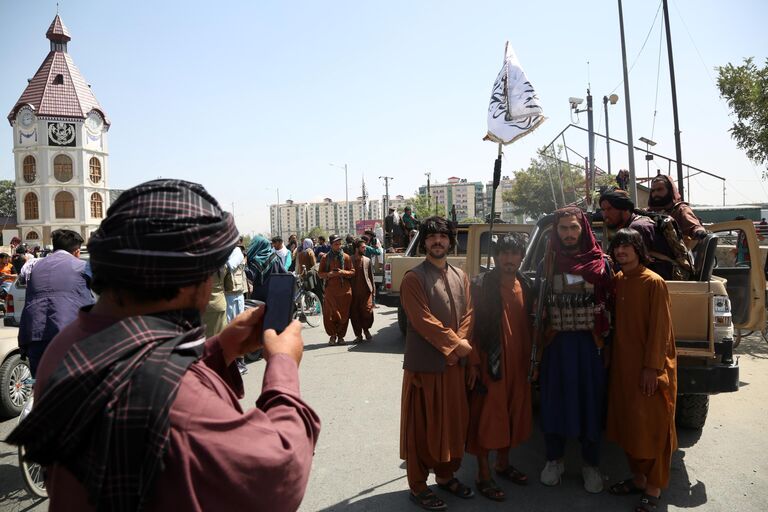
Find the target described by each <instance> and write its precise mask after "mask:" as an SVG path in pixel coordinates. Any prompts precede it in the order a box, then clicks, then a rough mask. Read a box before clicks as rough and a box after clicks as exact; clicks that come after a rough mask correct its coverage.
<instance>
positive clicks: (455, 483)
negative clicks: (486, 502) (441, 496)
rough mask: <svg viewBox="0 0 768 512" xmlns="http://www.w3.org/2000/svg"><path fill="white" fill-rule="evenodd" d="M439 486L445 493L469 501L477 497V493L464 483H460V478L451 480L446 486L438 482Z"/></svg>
mask: <svg viewBox="0 0 768 512" xmlns="http://www.w3.org/2000/svg"><path fill="white" fill-rule="evenodd" d="M437 486H438V487H439V488H441V489H443V490H444V491H448V492H450V493H451V494H453V495H454V496H456V497H459V498H461V499H464V500H468V499H470V498H474V497H475V491H473V490H472V489H470V488H469V487H467V486H466V485H464V484H463V483H461V482H459V479H458V478H451V479H450V480H448V481H447V482H445V483H444V484H441V483H440V482H438V483H437Z"/></svg>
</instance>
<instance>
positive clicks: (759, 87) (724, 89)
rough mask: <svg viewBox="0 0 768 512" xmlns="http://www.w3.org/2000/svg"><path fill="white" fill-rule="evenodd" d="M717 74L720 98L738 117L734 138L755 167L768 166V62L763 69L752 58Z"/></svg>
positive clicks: (766, 174)
mask: <svg viewBox="0 0 768 512" xmlns="http://www.w3.org/2000/svg"><path fill="white" fill-rule="evenodd" d="M717 71H718V77H717V87H718V88H719V89H720V96H721V97H723V98H725V100H726V101H727V102H728V106H729V107H730V108H731V112H732V113H733V114H734V115H735V116H736V121H735V122H734V123H733V126H732V127H731V129H730V130H729V131H730V132H731V137H733V138H734V139H735V140H736V146H737V147H738V148H739V149H743V150H744V151H745V152H746V153H747V157H749V159H750V160H752V161H753V162H755V164H757V165H766V164H768V92H767V91H768V59H766V61H765V66H764V67H762V68H759V67H757V66H756V65H755V64H754V63H753V62H752V57H750V58H748V59H744V64H742V65H741V66H734V65H733V64H731V63H730V62H729V63H728V64H727V65H725V66H720V67H718V68H717ZM763 179H768V170H765V169H764V170H763Z"/></svg>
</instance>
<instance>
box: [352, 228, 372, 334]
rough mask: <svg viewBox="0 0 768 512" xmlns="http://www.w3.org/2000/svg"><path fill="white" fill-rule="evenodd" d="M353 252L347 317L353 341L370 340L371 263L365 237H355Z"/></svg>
mask: <svg viewBox="0 0 768 512" xmlns="http://www.w3.org/2000/svg"><path fill="white" fill-rule="evenodd" d="M353 246H354V248H355V253H354V255H353V256H352V268H353V269H354V270H355V276H354V277H353V278H352V305H351V307H350V312H349V317H350V320H351V321H352V330H353V331H354V333H355V341H354V342H355V343H360V342H361V341H363V335H365V339H366V341H370V340H371V338H372V336H371V332H370V331H369V329H370V328H371V326H373V290H374V281H373V265H372V264H371V259H370V258H368V257H367V256H366V255H365V253H366V249H367V244H366V243H365V239H363V238H357V239H356V240H355V242H354V244H353Z"/></svg>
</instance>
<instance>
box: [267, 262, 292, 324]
mask: <svg viewBox="0 0 768 512" xmlns="http://www.w3.org/2000/svg"><path fill="white" fill-rule="evenodd" d="M267 286H268V289H267V301H266V309H265V310H264V329H265V330H266V329H274V330H275V331H277V333H278V334H280V333H281V332H283V329H285V328H286V327H288V324H290V323H291V320H293V314H294V312H295V307H296V302H295V301H294V297H295V296H296V277H295V276H294V275H293V274H272V275H270V276H269V283H268V285H267Z"/></svg>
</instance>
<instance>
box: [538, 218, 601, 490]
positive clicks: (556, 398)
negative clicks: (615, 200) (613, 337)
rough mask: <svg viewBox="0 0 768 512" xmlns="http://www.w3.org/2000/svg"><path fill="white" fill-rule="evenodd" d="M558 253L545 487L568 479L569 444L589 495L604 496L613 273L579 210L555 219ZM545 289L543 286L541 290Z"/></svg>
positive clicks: (546, 388) (545, 370)
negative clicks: (575, 444)
mask: <svg viewBox="0 0 768 512" xmlns="http://www.w3.org/2000/svg"><path fill="white" fill-rule="evenodd" d="M549 245H550V249H551V251H552V252H554V254H555V261H554V275H553V276H547V278H549V279H551V281H550V287H549V288H550V290H551V292H550V295H549V296H548V297H540V298H539V300H545V301H546V304H547V328H548V338H549V339H551V342H550V343H549V344H548V345H547V346H546V348H545V349H544V350H543V354H542V360H541V366H540V372H539V380H540V382H541V425H542V430H543V431H544V440H545V443H546V452H547V464H546V466H545V467H544V470H543V471H542V472H541V482H542V483H543V484H544V485H550V486H552V485H557V484H559V483H560V481H561V477H562V474H563V473H564V472H565V466H564V463H563V456H564V455H565V442H566V440H567V439H568V438H577V439H579V441H581V456H582V460H583V463H584V465H583V467H582V476H583V478H584V488H585V489H586V490H587V491H588V492H591V493H599V492H601V491H602V490H603V477H602V474H601V473H600V470H599V468H598V465H599V463H600V435H601V431H602V427H603V417H604V416H603V413H604V410H605V381H606V370H605V364H604V355H605V354H604V352H603V348H604V340H605V338H606V336H607V335H608V333H609V330H610V324H609V317H608V314H607V312H606V309H605V305H606V301H607V296H608V294H609V291H610V287H611V279H612V277H613V275H612V271H611V269H610V267H609V266H608V264H607V262H606V260H605V258H604V255H603V252H602V251H601V250H600V246H599V245H598V243H597V241H596V240H595V236H594V234H593V233H592V229H591V227H590V225H589V222H588V221H587V218H586V216H585V215H584V213H583V212H582V211H581V210H580V209H578V208H575V207H567V208H562V209H560V210H557V211H556V212H555V219H554V224H553V227H552V232H551V234H550V240H549ZM539 286H541V284H539Z"/></svg>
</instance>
